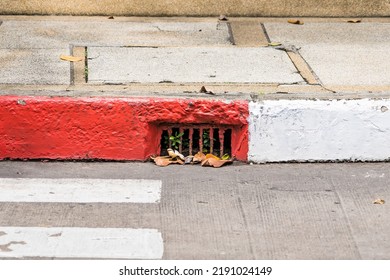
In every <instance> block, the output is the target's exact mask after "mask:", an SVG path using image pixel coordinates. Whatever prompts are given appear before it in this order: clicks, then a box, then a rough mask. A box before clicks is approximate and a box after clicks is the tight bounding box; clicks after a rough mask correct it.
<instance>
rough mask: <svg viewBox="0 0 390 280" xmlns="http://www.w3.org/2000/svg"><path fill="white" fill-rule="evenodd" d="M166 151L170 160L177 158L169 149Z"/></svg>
mask: <svg viewBox="0 0 390 280" xmlns="http://www.w3.org/2000/svg"><path fill="white" fill-rule="evenodd" d="M167 151H168V155H169V156H170V157H171V158H173V159H174V158H177V154H176V153H175V152H174V151H173V150H172V149H171V148H169V149H167Z"/></svg>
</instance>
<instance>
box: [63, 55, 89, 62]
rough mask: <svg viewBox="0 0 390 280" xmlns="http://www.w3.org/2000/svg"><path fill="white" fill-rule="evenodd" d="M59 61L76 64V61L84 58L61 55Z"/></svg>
mask: <svg viewBox="0 0 390 280" xmlns="http://www.w3.org/2000/svg"><path fill="white" fill-rule="evenodd" d="M60 59H61V60H65V61H71V62H78V61H83V60H84V58H82V57H77V56H72V55H61V56H60Z"/></svg>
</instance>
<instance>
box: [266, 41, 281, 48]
mask: <svg viewBox="0 0 390 280" xmlns="http://www.w3.org/2000/svg"><path fill="white" fill-rule="evenodd" d="M280 45H282V43H279V42H270V43H268V46H270V47H276V46H280Z"/></svg>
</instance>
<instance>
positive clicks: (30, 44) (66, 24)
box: [0, 18, 231, 49]
mask: <svg viewBox="0 0 390 280" xmlns="http://www.w3.org/2000/svg"><path fill="white" fill-rule="evenodd" d="M1 34H2V36H1V37H0V48H45V49H47V48H61V47H68V46H69V44H74V45H80V46H89V45H94V46H96V45H97V46H102V45H110V46H126V45H142V46H145V45H146V46H148V45H157V46H198V45H230V44H231V42H230V40H229V31H228V26H227V24H226V23H225V22H218V21H217V20H215V21H214V22H210V21H206V22H199V21H198V22H196V21H194V22H180V21H179V22H177V21H172V22H158V21H156V22H142V21H139V22H137V21H115V20H109V19H107V18H98V19H95V20H91V19H90V18H86V19H82V18H79V19H78V20H77V21H74V20H69V19H66V18H65V19H64V20H62V21H59V20H41V21H38V20H34V19H31V20H4V22H3V24H2V26H1Z"/></svg>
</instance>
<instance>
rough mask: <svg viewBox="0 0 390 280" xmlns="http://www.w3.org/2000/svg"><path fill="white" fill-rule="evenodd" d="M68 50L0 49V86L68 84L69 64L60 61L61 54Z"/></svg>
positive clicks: (66, 52)
mask: <svg viewBox="0 0 390 280" xmlns="http://www.w3.org/2000/svg"><path fill="white" fill-rule="evenodd" d="M68 53H69V49H66V48H62V49H61V48H59V49H51V50H42V49H40V50H35V49H0V61H1V67H0V83H1V84H33V85H47V84H69V83H70V65H69V62H66V61H61V60H60V55H61V54H68Z"/></svg>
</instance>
